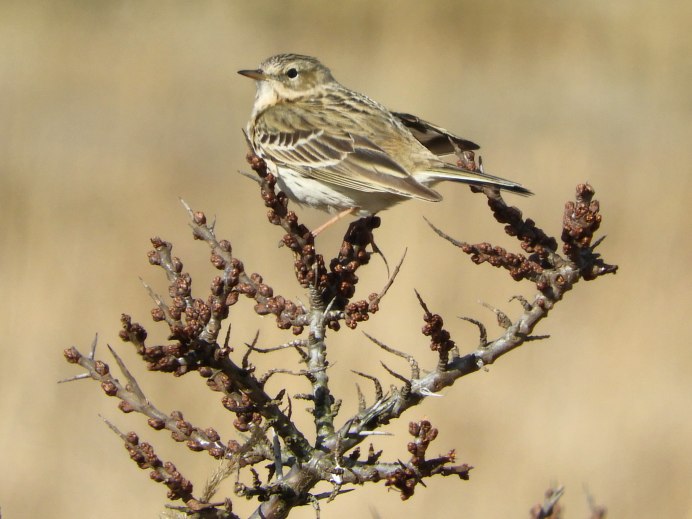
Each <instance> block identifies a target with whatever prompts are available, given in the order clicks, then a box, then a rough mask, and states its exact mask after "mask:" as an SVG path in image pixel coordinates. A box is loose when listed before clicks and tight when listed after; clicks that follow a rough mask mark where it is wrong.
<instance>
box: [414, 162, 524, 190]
mask: <svg viewBox="0 0 692 519" xmlns="http://www.w3.org/2000/svg"><path fill="white" fill-rule="evenodd" d="M415 177H416V180H417V181H418V182H420V183H421V184H423V185H426V186H427V185H435V184H436V183H437V182H440V181H442V180H451V181H453V182H461V183H463V184H471V185H473V186H495V187H497V188H500V189H503V190H505V191H511V192H512V193H517V194H520V195H525V196H528V195H533V193H532V192H531V191H529V190H528V189H526V188H525V187H524V186H522V185H521V184H519V183H517V182H512V181H511V180H507V179H504V178H501V177H496V176H494V175H488V174H487V173H482V172H480V171H471V170H468V169H464V168H460V167H457V166H452V165H451V164H445V165H442V166H440V167H439V168H436V169H434V170H430V171H425V172H419V173H416V176H415Z"/></svg>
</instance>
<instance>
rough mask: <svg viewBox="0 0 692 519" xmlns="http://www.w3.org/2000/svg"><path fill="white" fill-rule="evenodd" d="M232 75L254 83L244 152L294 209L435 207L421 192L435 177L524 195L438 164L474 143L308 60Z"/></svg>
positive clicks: (291, 58) (272, 62)
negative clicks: (410, 202)
mask: <svg viewBox="0 0 692 519" xmlns="http://www.w3.org/2000/svg"><path fill="white" fill-rule="evenodd" d="M239 74H242V75H244V76H247V77H250V78H252V79H255V80H256V82H257V94H256V96H255V104H254V107H253V110H252V115H251V118H250V121H249V123H248V127H247V134H248V137H249V139H250V142H251V144H252V147H253V149H254V151H255V153H256V154H257V155H259V156H260V157H262V158H263V159H264V160H265V161H266V162H267V164H268V165H269V167H270V170H271V171H272V172H273V173H275V174H276V176H277V181H278V184H279V187H280V188H281V190H282V191H285V192H286V194H287V195H288V196H289V197H290V198H292V199H294V200H296V201H297V202H299V203H303V204H307V205H310V206H312V207H317V208H320V209H323V210H327V211H330V212H339V211H345V210H351V211H352V212H353V213H356V214H359V215H368V214H374V213H377V212H379V211H381V210H383V209H387V208H389V207H391V206H393V205H394V204H396V203H398V202H401V201H404V200H407V199H410V198H417V199H421V200H427V201H433V202H437V201H440V200H442V196H441V195H440V194H439V193H438V192H437V191H434V190H433V189H432V188H431V187H430V186H432V185H434V184H435V183H437V182H439V181H442V180H453V181H457V182H462V183H466V184H472V185H478V186H482V185H491V186H495V187H498V188H500V189H506V190H509V191H513V192H517V193H520V194H530V191H528V190H527V189H525V188H524V187H522V186H521V185H520V184H517V183H515V182H512V181H509V180H505V179H502V178H499V177H494V176H491V175H487V174H485V173H481V172H478V171H470V170H467V169H464V168H460V167H457V166H454V165H451V164H448V163H446V162H445V161H443V160H442V159H441V158H440V157H439V156H438V155H443V154H448V153H452V152H453V151H454V147H455V146H456V147H458V148H459V149H461V150H474V149H477V148H478V146H477V145H476V144H474V143H473V142H470V141H467V140H465V139H461V138H460V137H457V136H455V135H452V134H451V133H449V132H448V131H447V130H445V129H444V128H440V127H439V126H435V125H434V124H432V123H428V122H427V121H424V120H422V119H419V118H418V117H415V116H413V115H410V114H405V113H392V112H390V111H389V110H387V109H386V108H385V107H384V106H382V105H381V104H379V103H377V102H376V101H373V100H372V99H370V98H369V97H367V96H365V95H363V94H359V93H357V92H354V91H352V90H349V89H347V88H345V87H344V86H342V85H341V84H339V83H338V82H337V81H336V80H335V79H334V78H333V77H332V74H331V72H330V71H329V69H328V68H327V67H325V66H324V65H322V64H321V63H320V62H319V61H318V60H317V59H315V58H312V57H309V56H300V55H295V54H279V55H277V56H273V57H271V58H269V59H267V60H265V61H264V62H263V63H262V64H261V65H260V68H259V69H257V70H241V71H239Z"/></svg>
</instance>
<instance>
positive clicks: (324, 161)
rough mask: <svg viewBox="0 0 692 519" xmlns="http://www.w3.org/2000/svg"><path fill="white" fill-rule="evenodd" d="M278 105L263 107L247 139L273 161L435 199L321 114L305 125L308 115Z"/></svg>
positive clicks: (330, 179) (352, 183)
mask: <svg viewBox="0 0 692 519" xmlns="http://www.w3.org/2000/svg"><path fill="white" fill-rule="evenodd" d="M279 107H280V109H277V107H276V106H275V107H272V108H269V109H267V110H265V111H264V112H263V113H262V114H261V115H260V116H259V117H258V119H257V122H256V124H255V128H254V132H253V133H254V135H253V140H254V139H257V140H258V141H259V146H255V148H256V149H258V148H259V149H260V150H261V153H262V154H263V155H265V156H266V158H268V159H270V160H272V161H273V162H275V163H276V164H278V165H281V166H284V167H286V168H290V169H291V170H293V171H295V172H297V173H300V174H302V175H304V176H306V177H310V178H313V179H315V180H319V181H322V182H327V183H330V184H333V185H335V186H341V187H344V188H348V189H353V190H356V191H363V192H388V193H395V194H398V195H401V196H405V197H414V198H421V199H424V200H432V201H437V200H440V199H441V196H440V195H439V194H438V193H437V192H436V191H433V190H432V189H430V188H427V187H425V186H424V185H422V184H420V183H419V182H417V181H416V180H415V179H414V178H413V177H412V176H411V174H410V173H409V172H408V171H406V169H405V168H404V167H402V166H401V165H400V164H399V163H397V162H396V161H395V160H394V159H393V158H392V157H391V156H390V155H388V154H387V152H385V151H384V150H383V149H382V148H381V147H379V146H377V145H376V144H375V143H374V142H372V140H370V139H368V138H366V137H363V136H360V135H358V134H356V132H355V131H348V130H347V129H344V128H342V127H339V126H337V124H330V123H329V118H327V117H322V118H320V119H319V121H315V122H314V124H310V117H311V115H310V114H309V113H307V112H306V111H305V110H304V109H300V108H299V107H298V106H296V105H289V104H282V105H279ZM337 122H338V119H337ZM345 126H346V125H345Z"/></svg>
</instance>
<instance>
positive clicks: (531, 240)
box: [488, 197, 557, 256]
mask: <svg viewBox="0 0 692 519" xmlns="http://www.w3.org/2000/svg"><path fill="white" fill-rule="evenodd" d="M488 206H490V209H491V210H492V212H493V215H494V216H495V219H496V220H497V221H498V222H500V223H504V224H507V225H506V226H505V232H506V233H507V234H509V235H510V236H516V237H517V239H519V240H520V241H521V248H522V249H524V250H525V251H526V252H528V253H537V254H538V255H539V256H543V255H544V254H545V253H547V252H555V251H557V240H556V239H555V238H553V237H552V236H548V235H547V234H546V233H545V232H544V231H543V230H542V229H540V228H539V227H537V226H536V222H534V221H533V220H532V219H530V218H527V219H526V220H524V217H523V215H522V212H521V211H520V210H519V209H518V208H516V207H513V206H508V205H507V204H506V203H505V201H504V200H503V199H502V198H501V197H489V198H488Z"/></svg>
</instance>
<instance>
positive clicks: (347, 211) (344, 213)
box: [312, 207, 358, 237]
mask: <svg viewBox="0 0 692 519" xmlns="http://www.w3.org/2000/svg"><path fill="white" fill-rule="evenodd" d="M357 210H358V208H357V207H352V208H350V209H344V210H343V211H341V212H340V213H337V214H335V215H334V216H332V217H331V218H330V219H329V220H327V221H326V222H324V223H323V224H322V225H320V226H319V227H318V228H317V229H315V230H313V231H312V236H313V237H316V236H317V235H318V234H319V233H321V232H322V231H324V230H325V229H326V228H327V227H329V226H330V225H332V224H334V223H336V222H338V221H339V220H341V219H342V218H344V217H346V216H348V215H350V214H355V212H356V211H357Z"/></svg>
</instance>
